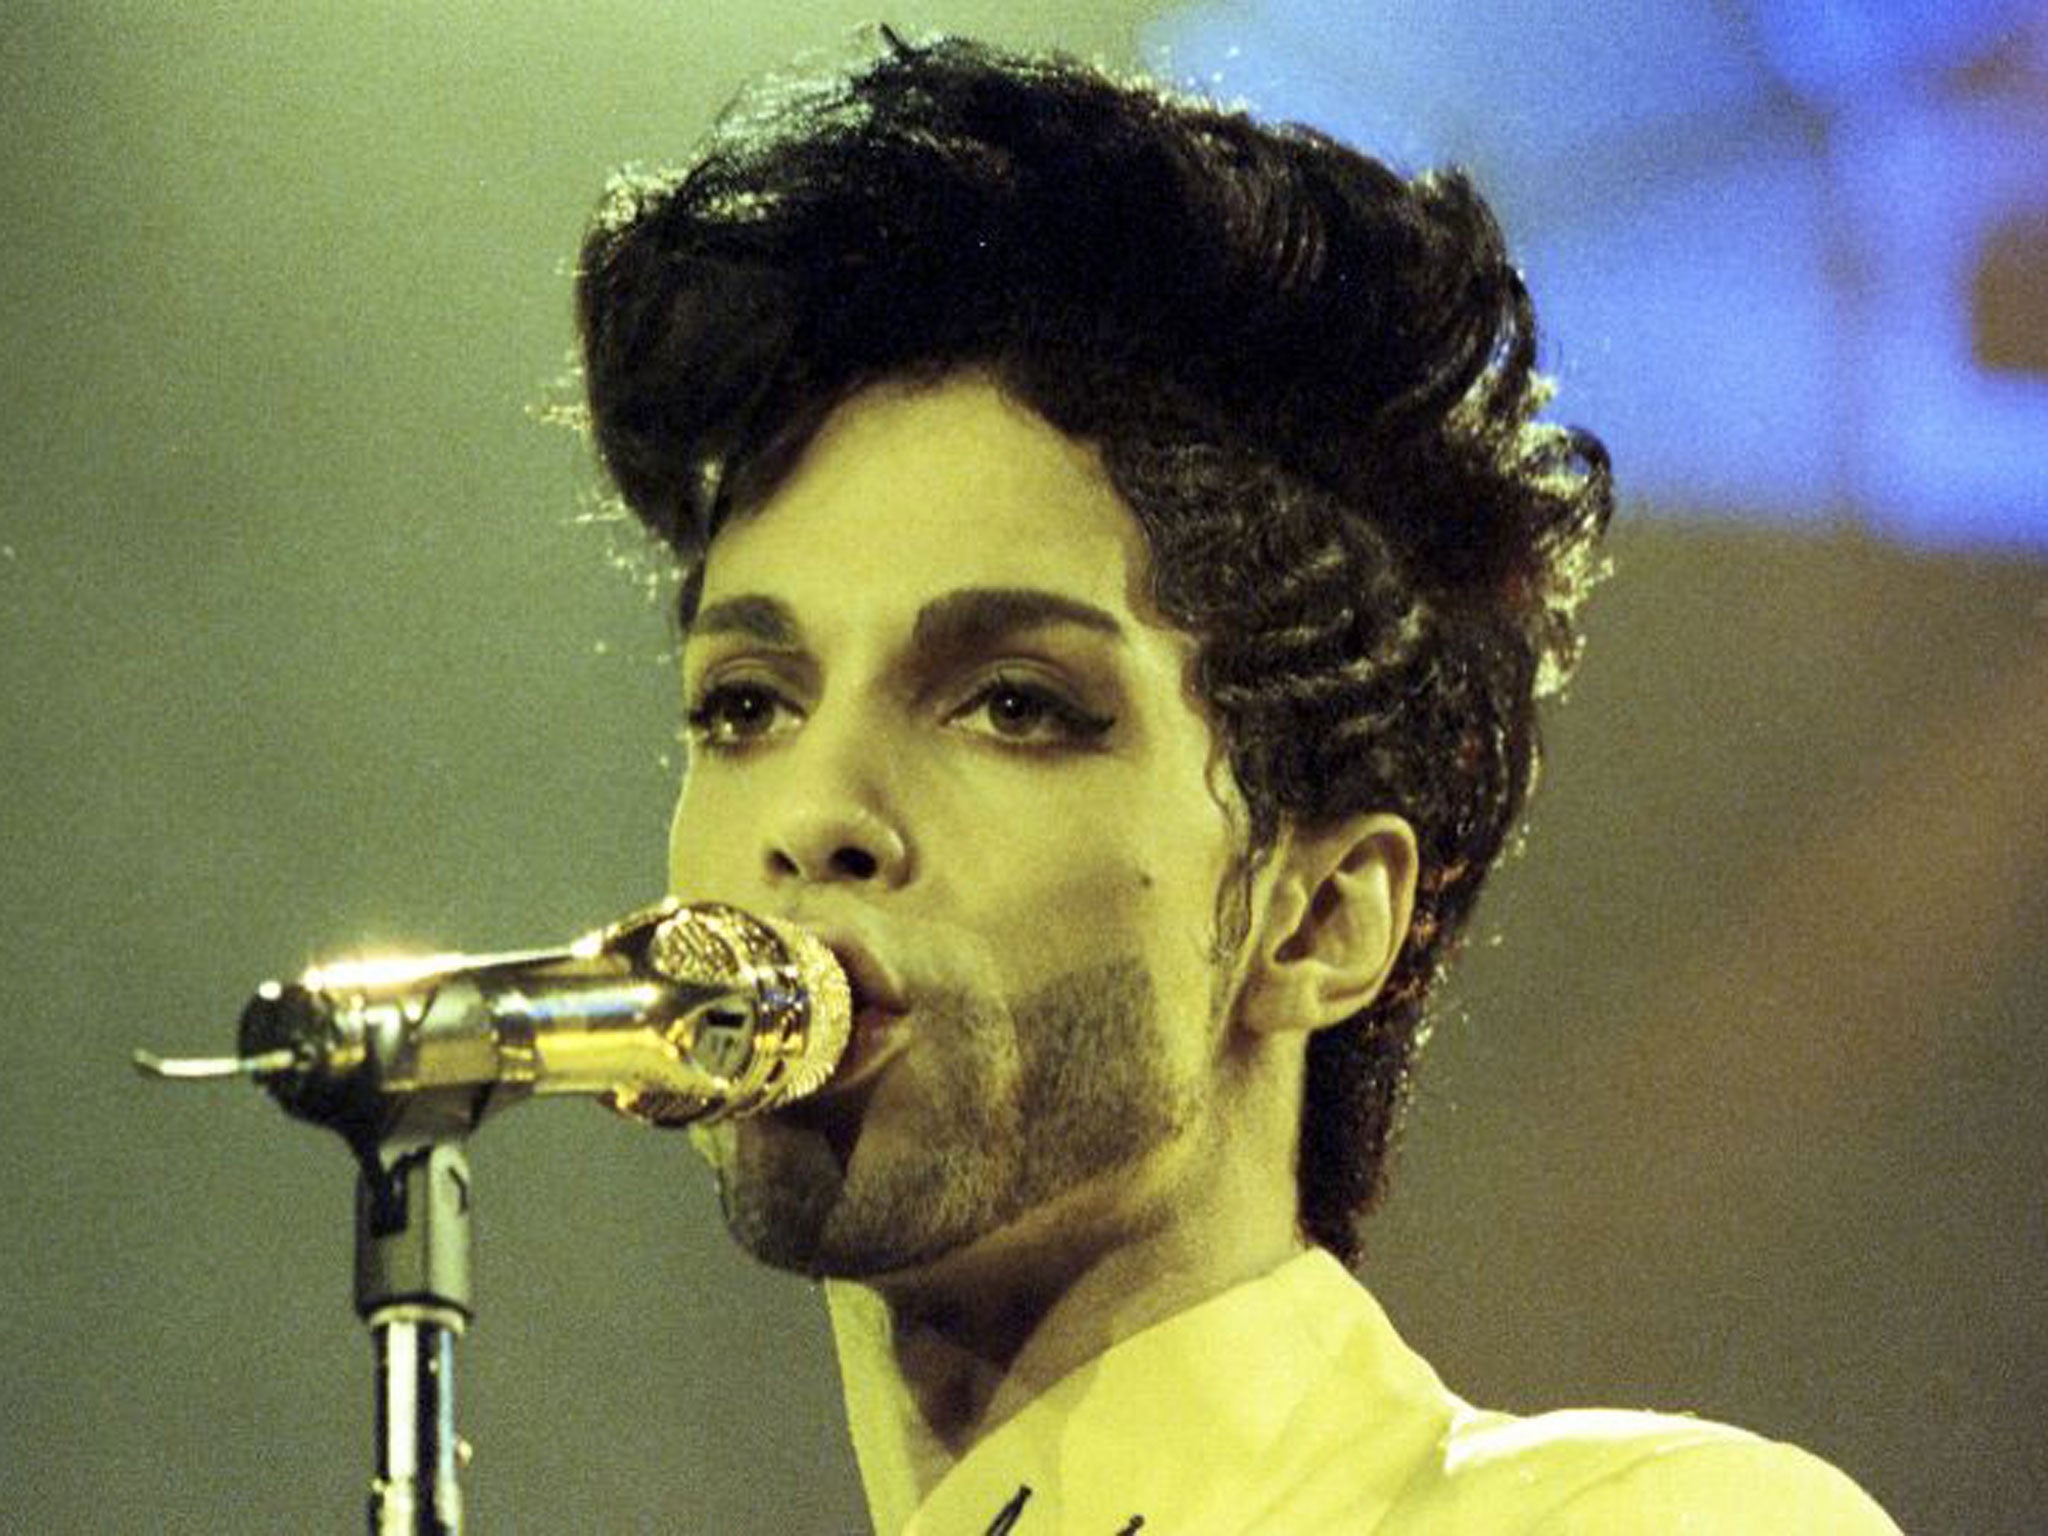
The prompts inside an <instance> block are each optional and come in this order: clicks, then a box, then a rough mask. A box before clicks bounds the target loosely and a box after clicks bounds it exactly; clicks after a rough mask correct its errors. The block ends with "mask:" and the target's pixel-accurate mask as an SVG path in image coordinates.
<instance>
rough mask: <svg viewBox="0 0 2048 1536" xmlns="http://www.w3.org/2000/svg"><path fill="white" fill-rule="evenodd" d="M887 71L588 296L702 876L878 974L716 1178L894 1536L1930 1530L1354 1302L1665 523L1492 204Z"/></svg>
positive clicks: (1027, 93) (1433, 182)
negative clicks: (1615, 444) (1618, 547)
mask: <svg viewBox="0 0 2048 1536" xmlns="http://www.w3.org/2000/svg"><path fill="white" fill-rule="evenodd" d="M883 37H884V39H885V42H886V45H887V46H886V47H885V48H884V49H883V50H882V51H881V53H880V56H879V57H877V58H875V59H874V60H872V61H871V62H870V63H868V64H867V65H865V66H864V67H862V68H861V69H859V70H858V71H857V72H856V73H855V74H854V75H853V76H852V77H851V78H848V79H833V80H825V81H819V82H811V83H797V84H791V83H787V82H785V83H781V84H779V85H778V86H776V87H775V88H774V89H773V90H770V91H767V92H764V93H762V94H761V96H760V97H759V98H758V99H757V100H756V101H755V102H753V103H750V104H745V105H742V106H741V107H740V108H737V109H735V110H734V111H733V112H731V113H729V114H728V115H727V117H726V118H725V120H724V121H723V123H722V124H721V126H720V128H719V129H718V130H717V132H716V133H715V134H714V135H713V137H712V140H711V142H710V143H709V145H708V147H707V148H706V149H705V151H704V152H703V154H702V156H701V157H700V158H699V159H698V161H697V162H696V163H695V164H694V165H693V167H692V168H691V169H690V170H689V171H688V172H687V173H686V174H684V175H682V176H680V177H677V178H669V179H662V180H650V179H643V180H622V181H621V182H620V183H619V184H618V185H617V187H616V188H615V194H614V196H613V198H612V199H611V201H610V204H609V205H608V207H607V208H606V209H605V211H604V213H603V214H602V215H601V217H600V219H599V221H598V223H597V225H596V227H595V228H594V229H593V231H592V234H591V236H590V239H589V241H588V243H587V246H586V249H585V252H584V263H583V268H582V272H581V276H580V280H579V289H578V294H579V304H580V313H581V320H582V326H583V334H584V341H585V360H586V381H587V386H588V391H589V401H590V420H591V425H592V428H593V431H594V435H595V438H596V441H597V443H598V446H599V448H600V451H601V453H602V455H603V459H604V462H605V464H606V467H607V468H608V470H609V472H610V473H611V475H612V477H613V479H614V480H615V482H616V483H617V485H618V487H619V490H620V492H621V493H622V495H623V496H624V498H625V500H626V501H627V503H628V504H629V505H630V506H631V507H632V509H633V510H634V512H635V513H636V514H638V515H639V517H640V518H641V519H642V520H643V521H644V522H645V523H646V524H647V525H648V526H649V527H651V528H652V529H654V530H655V531H656V532H657V533H658V534H659V535H660V536H661V537H662V538H663V539H665V540H666V541H667V542H668V544H669V545H670V546H671V547H672V548H673V549H674V550H675V552H676V554H677V555H678V557H679V558H680V562H681V569H682V575H683V583H682V601H681V617H682V623H683V633H684V640H685V643H684V648H683V687H684V694H685V699H686V718H687V732H686V735H687V740H688V747H689V764H688V769H687V772H686V776H685V784H684V787H683V791H682V795H681V798H680V800H679V802H678V804H677V808H676V815H675V822H674V829H673V835H672V840H671V849H670V868H671V880H672V884H673V888H674V890H675V891H676V893H677V894H679V895H681V896H683V897H685V898H686V899H690V900H719V901H727V902H732V903H734V904H737V905H739V906H742V907H748V908H752V909H754V910H757V911H760V912H763V913H767V914H771V915H775V916H781V917H786V918H790V919H793V920H795V921H797V922H800V923H802V924H805V925H807V926H809V927H811V928H813V929H814V930H815V931H817V932H818V933H819V934H820V935H822V936H823V937H824V938H825V939H826V940H827V942H828V943H830V944H831V945H832V946H833V947H834V948H835V949H836V950H837V951H838V953H839V954H840V955H841V956H842V958H844V959H845V961H846V963H847V966H848V969H849V971H850V973H851V976H852V979H853V983H854V989H855V1000H856V1007H857V1010H858V1021H857V1028H856V1034H855V1039H854V1042H853V1044H852V1046H851V1048H850V1051H849V1056H848V1059H847V1061H846V1062H845V1063H844V1064H843V1065H842V1067H841V1069H840V1071H839V1073H838V1074H837V1076H836V1077H835V1079H834V1081H833V1083H832V1084H831V1085H830V1086H829V1087H828V1088H827V1090H826V1091H825V1092H823V1093H821V1094H819V1095H818V1096H817V1097H816V1098H815V1099H812V1100H809V1101H806V1102H805V1103H803V1104H801V1105H799V1106H796V1107H794V1108H792V1109H789V1110H786V1111H783V1112H780V1113H776V1114H773V1115H769V1116H764V1117H760V1118H756V1119H752V1120H746V1121H741V1122H738V1123H735V1124H730V1125H723V1126H719V1127H717V1128H715V1129H712V1130H709V1131H703V1132H700V1133H699V1138H698V1139H699V1143H700V1145H701V1146H702V1148H703V1150H704V1151H705V1152H706V1154H707V1155H708V1156H709V1158H710V1159H711V1161H712V1163H713V1165H714V1166H715V1168H716V1169H717V1172H718V1175H719V1181H720V1188H721V1194H722V1199H723V1202H724V1206H725V1210H726V1214H727V1218H728V1220H729V1223H730V1225H731V1227H732V1229H733V1231H734V1233H735V1234H736V1236H737V1237H738V1238H739V1240H740V1241H741V1242H742V1243H743V1244H744V1245H745V1246H746V1247H747V1248H748V1249H749V1250H750V1251H752V1252H753V1253H754V1254H756V1255H757V1256H759V1257H760V1258H761V1259H763V1260H765V1261H766V1262H768V1263H771V1264H775V1265H778V1266H781V1267H784V1268H788V1269H792V1270H795V1271H798V1272H800V1273H804V1274H808V1275H814V1276H819V1277H822V1278H824V1279H825V1280H826V1282H827V1285H826V1292H827V1297H828V1301H829V1304H830V1308H831V1313H832V1321H833V1327H834V1333H835V1338H836V1341H837V1345H838V1350H839V1355H840V1363H841V1369H842V1374H843V1377H844V1381H845V1387H846V1400H847V1408H848V1414H849V1418H850V1421H851V1427H852V1432H853V1438H854V1445H855V1449H856V1452H857V1455H858V1458H859V1462H860V1467H861V1472H862V1476H863V1480H864V1483H865V1486H866V1490H867V1495H868V1500H869V1504H870V1508H871V1510H872V1513H873V1515H874V1520H875V1524H876V1527H877V1529H878V1530H880V1531H883V1532H897V1531H912V1532H917V1533H923V1536H951V1533H955V1532H959V1533H976V1536H978V1533H981V1532H984V1531H1015V1532H1021V1533H1032V1532H1057V1531H1071V1532H1091V1533H1094V1532H1099V1533H1102V1536H1111V1533H1115V1532H1132V1531H1137V1530H1140V1529H1143V1530H1146V1531H1153V1530H1157V1531H1162V1532H1167V1531H1170V1532H1175V1533H1188V1532H1197V1531H1201V1532H1218V1533H1221V1532H1239V1531H1262V1532H1271V1533H1303V1532H1319V1531H1378V1532H1383V1533H1386V1536H1396V1533H1424V1532H1448V1531H1472V1530H1486V1531H1492V1530H1501V1531H1525V1532H1539V1531H1540V1532H1568V1531H1569V1532H1581V1531H1622V1530H1626V1531H1638V1530H1641V1531H1649V1530H1672V1529H1681V1528H1682V1529H1685V1530H1698V1531H1709V1530H1711V1531H1732V1530H1744V1531H1753V1530H1827V1531H1851V1532H1854V1531H1884V1530H1890V1529H1892V1527H1891V1525H1890V1523H1889V1522H1888V1521H1886V1520H1885V1519H1884V1517H1883V1516H1882V1515H1881V1514H1880V1513H1878V1512H1877V1511H1876V1509H1875V1507H1874V1506H1873V1505H1871V1504H1870V1503H1869V1501H1868V1500H1867V1499H1866V1498H1865V1497H1864V1496H1863V1495H1862V1494H1861V1493H1860V1492H1858V1491H1857V1490H1856V1489H1855V1488H1854V1486H1853V1485H1852V1484H1850V1483H1849V1482H1848V1481H1847V1480H1846V1479H1845V1478H1843V1477H1842V1476H1841V1475H1840V1474H1839V1473H1836V1472H1834V1471H1833V1470H1831V1469H1829V1468H1827V1467H1826V1466H1825V1465H1823V1464H1822V1463H1819V1462H1817V1461H1815V1460H1813V1459H1812V1458H1810V1457H1808V1456H1805V1455H1804V1454H1803V1453H1801V1452H1798V1451H1795V1450H1792V1449H1789V1448H1787V1447H1782V1446H1775V1445H1772V1444H1769V1443H1767V1442H1764V1441H1760V1440H1758V1439H1755V1438H1754V1437H1751V1436H1748V1435H1745V1434H1743V1433H1741V1432H1739V1431H1735V1430H1730V1429H1726V1428H1722V1427H1720V1426H1715V1425H1709V1424H1704V1423H1699V1422H1697V1421H1693V1420H1690V1419H1672V1418H1663V1417H1656V1416H1652V1415H1640V1414H1619V1413H1577V1414H1562V1415H1547V1416H1544V1417H1540V1418H1535V1419H1529V1420H1514V1419H1510V1418H1508V1417H1506V1416H1504V1415H1497V1414H1486V1413H1480V1412H1477V1411H1475V1410H1473V1409H1471V1408H1470V1407H1468V1406H1467V1405H1465V1404H1464V1403H1462V1402H1461V1401H1460V1400H1458V1399H1457V1398H1456V1397H1455V1396H1453V1395H1452V1394H1451V1393H1450V1392H1449V1391H1447V1390H1446V1389H1445V1387H1444V1386H1443V1385H1442V1384H1441V1383H1440V1382H1439V1381H1438V1380H1437V1379H1436V1377H1435V1376H1434V1375H1433V1373H1431V1372H1430V1370H1429V1368H1428V1367H1427V1365H1425V1364H1424V1363H1423V1362H1422V1361H1421V1360H1419V1359H1418V1358H1416V1357H1415V1356H1414V1355H1413V1354H1411V1353H1410V1352H1409V1351H1407V1350H1406V1349H1405V1348H1404V1347H1403V1346H1402V1344H1401V1343H1400V1341H1399V1339H1398V1338H1397V1337H1396V1336H1395V1335H1394V1333H1393V1332H1392V1330H1391V1328H1390V1326H1389V1325H1388V1323H1387V1321H1386V1319H1385V1318H1384V1316H1383V1315H1382V1314H1381V1313H1380V1312H1379V1310H1378V1309H1377V1307H1376V1306H1375V1305H1374V1303H1373V1302H1372V1300H1371V1298H1370V1296H1369V1295H1368V1294H1367V1293H1366V1291H1365V1290H1364V1289H1363V1288H1362V1287H1361V1286H1360V1285H1359V1284H1358V1282H1357V1281H1356V1280H1355V1279H1353V1278H1352V1276H1351V1275H1349V1274H1348V1273H1347V1272H1346V1268H1347V1266H1348V1265H1350V1264H1351V1263H1353V1262H1354V1261H1355V1260H1356V1259H1357V1256H1358V1250H1357V1237H1356V1223H1357V1221H1358V1219H1359V1218H1360V1217H1361V1216H1362V1215H1363V1214H1364V1213H1365V1212H1366V1210H1367V1209H1368V1208H1369V1207H1370V1206H1371V1204H1372V1203H1373V1201H1374V1198H1375V1196H1376V1195H1377V1193H1378V1191H1379V1188H1380V1184H1381V1179H1382V1173H1383V1167H1382V1164H1383V1159H1384V1155H1385V1152H1386V1148H1387V1144H1388V1138H1389V1136H1390V1134H1391V1133H1392V1131H1393V1128H1394V1125H1395V1121H1396V1118H1397V1115H1398V1112H1399V1109H1400V1106H1401V1104H1402V1102H1403V1099H1404V1097H1405V1091H1406V1085H1407V1080H1408V1073H1409V1065H1410V1059H1411V1057H1412V1054H1413V1052H1414V1049H1415V1046H1416V1044H1417V1041H1418V1037H1419V1034H1420V1024H1421V1020H1422V1017H1423V1006H1424V1001H1425V997H1426V993H1427V990H1428V988H1429V986H1430V984H1431V982H1432V980H1433V979H1434V977H1435V976H1436V975H1437V973H1438V972H1439V970H1440V969H1441V967H1442V966H1443V965H1444V963H1445V962H1446V960H1447V959H1448V957H1449V955H1450V952H1451V949H1452V947H1453V945H1454V944H1455V942H1456V940H1457V938H1458V935H1459V933H1460V932H1461V930H1462V929H1463V927H1464V925H1465V922H1466V919H1467V917H1468V915H1469V914H1470V912H1471V909H1472V904H1473V901H1474V899H1475V897H1476V895H1477V893H1478V890H1479V886H1480V883H1481V882H1482V880H1483V878H1484V876H1485V874H1486V872H1487V870H1488V869H1489V868H1490V867H1491V865H1492V864H1493V863H1494V861H1495V859H1496V858H1497V857H1498V855H1499V854H1500V852H1501V851H1502V849H1503V846H1504V844H1505V843H1506V841H1507V839H1508V838H1509V836H1510V834H1511V831H1512V829H1513V827H1514V825H1515V823H1516V821H1517V819H1518V816H1519V814H1520V810H1521V807H1522V804H1523V800H1524V796H1525V794H1526V791H1527V789H1528V786H1529V783H1530V779H1531V775H1532V773H1533V770H1534V766H1535V760H1536V737H1535V729H1534V720H1533V707H1534V700H1535V698H1536V697H1537V696H1538V695H1541V694H1547V693H1549V692H1552V691H1554V690H1555V688H1556V687H1557V685H1558V684H1559V683H1560V682H1561V681H1562V679H1563V677H1564V675H1565V673H1566V672H1567V671H1568V670H1569V668H1570V665H1571V663H1572V662H1573V660H1574V659H1575V656H1576V652H1577V646H1578V639H1577V629H1576V626H1575V613H1576V610H1577V607H1578V604H1579V601H1580V599H1581V597H1582V596H1583V594H1584V591H1585V588H1586V587H1587V586H1588V585H1589V584H1590V582H1591V580H1592V579H1593V577H1594V575H1595V573H1596V569H1597V560H1596V556H1595V552H1594V551H1595V545H1596V543H1597V540H1598V537H1599V535H1600V532H1601V531H1602V529H1603V528H1604V525H1605V523H1606V521H1607V518H1608V515H1609V511H1610V507H1611V497H1610V491H1609V483H1608V477H1607V470H1606V463H1605V457H1604V454H1603V453H1602V451H1601V449H1600V447H1599V445H1598V444H1597V442H1595V441H1594V440H1593V439H1592V438H1590V437H1588V436H1586V435H1584V434H1581V433H1575V432H1570V431H1566V430H1564V429H1562V428H1558V427H1554V426H1548V425H1544V424H1540V423H1538V422H1536V421H1535V419H1534V417H1535V412H1536V410H1537V408H1538V407H1539V406H1540V404H1541V403H1542V400H1543V398H1544V388H1543V384H1542V381H1541V380H1540V379H1539V378H1538V376H1537V375H1536V374H1535V373H1534V371H1533V358H1534V350H1535V340H1534V328H1533V320H1532V317H1531V312H1530V305H1529V301H1528V298H1527V295H1526V293H1525V292H1524V290H1523V288H1522V285H1521V283H1520V281H1519V279H1518V278H1517V277H1516V274H1515V272H1514V270H1513V269H1512V267H1511V266H1510V265H1509V264H1508V262H1507V259H1506V256H1505V254H1504V252H1503V250H1502V248H1501V244H1500V240H1499V236H1498V232H1497V230H1496V229H1495V226H1494V224H1493V222H1492V220H1491V218H1490V216H1489V215H1488V213H1487V211H1486V209H1485V207H1484V205H1483V204H1482V203H1481V202H1480V200H1479V198H1478V197H1477V195H1476V194H1475V193H1474V192H1473V191H1472V190H1471V188H1470V187H1469V186H1468V185H1467V184H1466V183H1465V182H1464V181H1463V180H1462V179H1461V178H1459V177H1456V176H1435V177H1423V178H1420V179H1417V180H1413V181H1406V180H1403V179H1402V178H1400V177H1398V176H1396V175H1394V174H1393V173H1391V172H1390V171H1388V170H1386V169H1385V168H1384V167H1381V166H1379V165H1378V164H1376V163H1374V162H1372V161H1369V160H1366V159H1364V158H1363V157H1361V156H1359V155H1357V154H1355V153H1353V152H1351V151H1349V150H1347V149H1344V148H1342V147H1340V146H1338V145H1335V144H1333V143H1331V142H1329V141H1328V140H1326V139H1323V138H1321V137H1319V136H1317V135H1315V134H1312V133H1308V132H1305V131H1302V130H1297V129H1269V128H1261V127H1258V126H1255V125H1253V124H1252V123H1250V122H1249V121H1248V120H1246V119H1245V118H1243V117H1242V116H1233V115H1229V114H1226V113H1224V112H1222V111H1220V110H1218V109H1215V108H1213V107H1211V106H1208V105H1205V104H1202V103H1198V102H1191V101H1185V100H1180V99H1173V98H1169V97H1168V96H1166V95H1165V94H1163V93H1161V92H1160V91H1158V90H1157V89H1155V88H1152V87H1149V86H1144V85H1137V84H1127V83H1120V82H1116V81H1113V80H1111V79H1108V78H1105V77H1103V76H1102V75H1100V74H1097V73H1094V72H1091V71H1088V70H1085V69H1083V68H1080V67H1079V66H1075V65H1071V64H1067V63H1061V62H1054V61H1048V60H1042V59H1019V58H1011V57H1005V56H1001V55H998V54H995V53H993V52H991V51H989V50H986V49H982V48H979V47H976V46H973V45H969V44H965V43H960V42H940V43H935V44H931V45H928V46H917V47H912V46H908V45H906V44H904V43H902V42H901V41H899V40H898V39H896V38H895V37H894V36H893V34H888V33H886V32H885V33H884V34H883Z"/></svg>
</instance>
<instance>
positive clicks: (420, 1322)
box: [356, 1140, 475, 1536]
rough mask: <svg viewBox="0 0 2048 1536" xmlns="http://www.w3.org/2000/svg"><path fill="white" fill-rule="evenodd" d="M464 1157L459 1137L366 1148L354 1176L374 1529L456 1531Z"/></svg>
mask: <svg viewBox="0 0 2048 1536" xmlns="http://www.w3.org/2000/svg"><path fill="white" fill-rule="evenodd" d="M469 1219H470V1183H469V1159H468V1157H467V1155H466V1154H465V1153H464V1151H463V1148H462V1144H461V1143H460V1142H459V1141H453V1140H449V1141H433V1142H428V1143H426V1144H424V1145H414V1146H399V1147H394V1146H390V1145H383V1146H378V1147H375V1148H373V1149H365V1152H364V1155H363V1156H362V1157H361V1159H360V1172H359V1175H358V1178H357V1180H356V1313H357V1315H358V1316H360V1317H361V1318H362V1319H363V1321H364V1323H365V1324H367V1325H368V1327H369V1329H370V1335H371V1339H372V1341H373V1346H374V1349H375V1351H376V1357H377V1470H376V1475H375V1476H374V1477H373V1478H372V1479H371V1482H370V1500H369V1530H370V1536H461V1532H462V1514H463V1501H462V1470H463V1468H464V1467H465V1466H467V1465H468V1462H469V1446H468V1445H467V1444H466V1443H465V1442H464V1441H463V1440H462V1439H461V1438H460V1437H459V1436H458V1435H457V1434H456V1432H455V1344H456V1341H457V1340H458V1339H460V1338H461V1337H462V1332H463V1329H464V1328H465V1327H466V1326H467V1325H468V1323H469V1321H470V1319H471V1318H472V1317H473V1316H474V1315H475V1312H474V1309H473V1306H472V1302H471V1293H470V1270H469V1260H470V1230H469Z"/></svg>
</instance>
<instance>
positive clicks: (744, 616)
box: [683, 593, 803, 651]
mask: <svg viewBox="0 0 2048 1536" xmlns="http://www.w3.org/2000/svg"><path fill="white" fill-rule="evenodd" d="M706 635H745V636H746V637H747V638H748V639H750V640H759V641H760V642H761V643H762V644H763V645H772V646H776V647H778V648H779V649H782V650H789V651H793V650H797V649H798V648H800V647H801V646H802V644H803V626H802V625H800V624H798V623H797V621H796V615H795V614H794V613H792V612H791V611H790V607H789V604H787V603H785V602H783V601H782V600H781V599H780V598H775V597H762V596H758V595H756V594H753V593H749V594H748V595H746V596H745V597H728V598H725V599H724V600H722V601H720V602H716V603H713V604H712V605H711V606H710V607H708V608H704V609H700V610H699V611H698V614H697V616H696V617H695V618H694V619H692V620H690V625H689V629H688V631H687V632H686V633H685V634H684V636H683V639H684V642H685V643H686V644H687V643H688V642H689V641H691V640H698V639H702V638H703V637H704V636H706Z"/></svg>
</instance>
